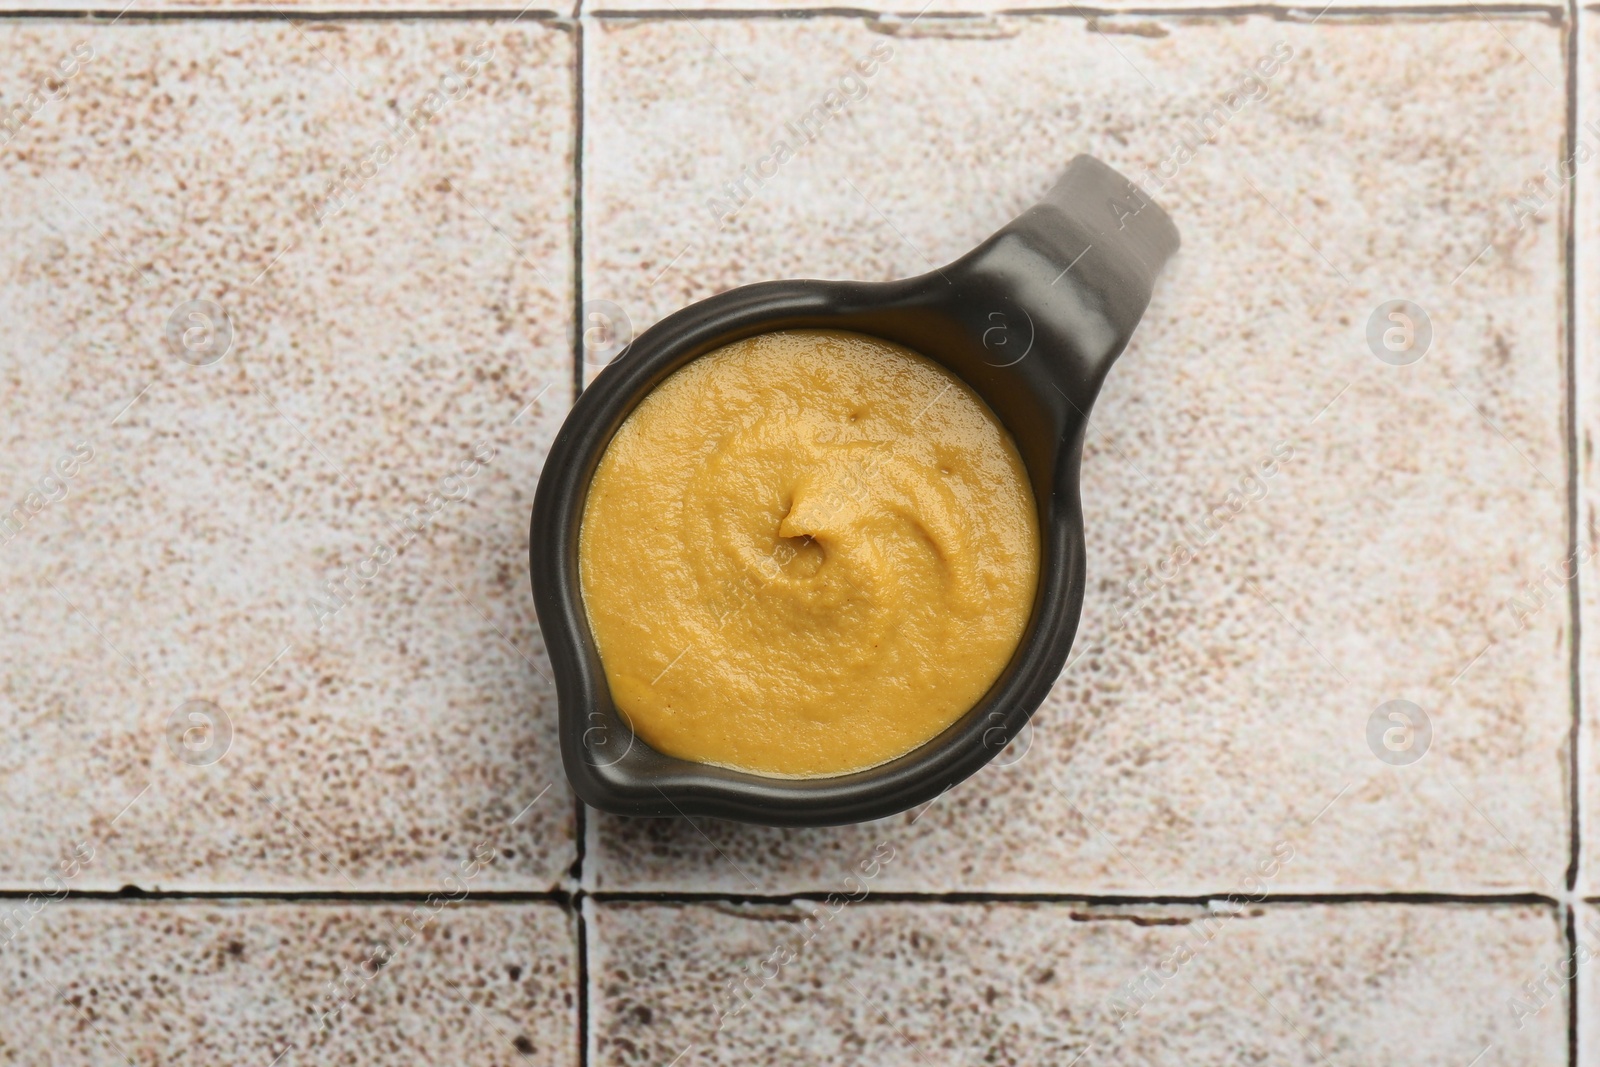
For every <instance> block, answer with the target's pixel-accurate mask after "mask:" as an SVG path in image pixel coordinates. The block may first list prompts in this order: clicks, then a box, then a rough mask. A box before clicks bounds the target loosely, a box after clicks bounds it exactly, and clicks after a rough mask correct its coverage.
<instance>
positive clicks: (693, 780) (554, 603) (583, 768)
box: [529, 156, 1178, 826]
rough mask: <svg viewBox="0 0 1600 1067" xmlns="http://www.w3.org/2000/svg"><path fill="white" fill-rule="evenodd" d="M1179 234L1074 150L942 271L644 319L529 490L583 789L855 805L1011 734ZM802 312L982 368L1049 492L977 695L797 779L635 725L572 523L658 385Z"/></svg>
mask: <svg viewBox="0 0 1600 1067" xmlns="http://www.w3.org/2000/svg"><path fill="white" fill-rule="evenodd" d="M1177 248H1178V231H1177V229H1176V228H1175V227H1174V226H1173V224H1172V222H1171V220H1170V219H1168V218H1167V216H1166V214H1165V213H1163V212H1162V210H1161V209H1160V208H1159V207H1157V206H1156V205H1155V204H1154V203H1152V202H1150V201H1149V200H1148V199H1146V198H1145V197H1144V196H1143V195H1142V194H1141V193H1140V192H1139V191H1138V190H1137V188H1136V187H1135V186H1133V185H1132V183H1130V182H1129V181H1128V180H1127V179H1125V178H1123V177H1122V176H1121V175H1120V174H1118V173H1117V172H1116V171H1114V170H1112V169H1111V168H1110V167H1107V166H1106V165H1105V164H1103V163H1101V162H1099V161H1098V160H1096V159H1093V158H1091V157H1089V156H1078V157H1077V158H1076V159H1074V160H1073V161H1072V163H1071V164H1070V165H1069V166H1068V167H1067V169H1066V172H1065V173H1064V174H1063V175H1062V177H1061V179H1060V180H1059V181H1058V182H1057V183H1056V184H1055V186H1054V187H1053V188H1052V189H1051V190H1050V192H1049V193H1048V194H1046V196H1045V197H1044V199H1043V200H1041V201H1040V202H1039V203H1038V204H1036V205H1035V206H1034V207H1032V208H1030V209H1029V210H1027V211H1026V212H1024V213H1023V214H1022V215H1020V216H1019V217H1018V218H1016V219H1015V220H1013V221H1012V222H1011V223H1009V224H1007V225H1006V226H1005V227H1003V228H1002V229H1001V230H1000V231H999V232H998V233H996V234H994V235H993V236H992V237H990V238H989V239H988V240H986V241H984V242H983V243H982V244H980V245H979V246H978V247H977V248H975V249H973V250H972V251H971V252H969V253H967V254H966V255H964V256H962V257H961V258H960V259H958V260H956V261H955V262H954V263H951V264H950V265H948V266H946V267H944V268H942V269H939V270H936V271H934V272H933V273H931V274H925V275H922V276H921V277H917V278H909V279H906V280H904V281H896V282H879V283H869V282H833V281H783V282H763V283H760V284H756V285H748V286H744V287H743V288H739V289H734V290H732V291H730V292H726V293H722V294H720V295H718V296H714V297H711V298H710V299H708V300H702V301H701V302H699V303H698V304H694V305H692V306H690V307H687V308H684V309H683V310H682V311H679V312H677V313H675V314H673V315H670V316H668V317H667V318H665V319H663V320H662V321H661V322H659V323H657V324H656V325H654V326H652V327H651V328H650V329H648V330H646V331H645V332H644V333H643V334H641V335H640V336H639V337H638V338H636V339H635V340H634V341H633V343H632V344H631V345H629V346H628V347H627V349H625V350H624V351H623V352H622V353H621V354H620V355H619V356H617V358H616V359H614V360H613V361H612V362H611V363H610V365H608V366H607V367H606V368H605V370H603V371H602V372H601V373H600V374H599V376H598V377H597V378H596V379H595V381H594V383H593V384H592V385H590V386H589V387H588V388H587V389H585V390H584V391H583V394H582V396H580V397H579V398H578V402H577V403H576V404H575V405H574V406H573V408H572V411H571V412H570V413H569V414H568V416H567V419H566V423H565V424H564V425H563V426H562V428H561V432H560V434H559V435H558V436H557V437H556V440H555V444H554V445H553V446H552V447H551V449H550V456H549V459H548V460H547V462H546V463H545V467H544V473H543V475H542V477H541V479H540V482H539V488H538V491H537V493H536V495H535V497H534V504H533V520H532V529H531V534H530V539H529V544H530V550H529V555H530V566H531V569H532V579H533V598H534V605H535V607H536V609H537V611H538V614H539V624H540V626H541V627H542V629H543V631H544V640H545V644H546V646H547V647H548V649H549V652H550V661H551V664H552V666H553V667H554V669H555V676H556V690H557V695H558V698H559V701H560V707H561V711H560V718H561V725H560V732H561V754H562V758H563V761H564V763H565V765H566V771H567V777H568V778H569V779H571V781H572V786H573V788H574V789H575V790H576V791H577V793H578V795H579V796H580V797H582V798H583V800H584V801H586V802H587V803H589V804H591V805H593V806H594V807H597V808H600V809H602V810H604V811H609V812H614V813H617V814H622V815H645V816H668V815H708V816H712V817H716V818H724V819H739V820H743V821H746V822H756V823H768V824H774V825H796V826H803V825H818V826H821V825H829V824H833V823H846V822H860V821H865V820H869V819H877V818H882V817H884V816H887V815H892V814H894V813H895V812H899V811H904V810H905V809H907V808H910V807H912V806H914V805H916V804H919V803H922V802H924V801H927V800H930V799H932V798H933V797H936V796H937V795H939V793H941V792H942V791H944V790H945V789H947V788H949V787H950V786H952V785H954V784H955V783H957V782H959V781H961V780H962V779H964V778H966V777H967V776H968V775H970V774H972V773H973V772H974V771H976V770H978V769H979V768H980V767H982V766H983V764H984V763H985V762H986V761H988V760H989V759H990V758H991V757H993V756H994V755H995V754H996V753H998V752H999V751H1000V750H1001V749H1003V748H1004V747H1005V746H1006V744H1007V743H1009V742H1010V740H1011V739H1012V738H1013V737H1014V736H1015V735H1016V734H1017V732H1018V731H1019V730H1021V729H1022V728H1023V726H1024V725H1025V724H1026V723H1027V721H1028V718H1029V716H1030V715H1032V714H1033V712H1034V710H1035V709H1036V708H1037V707H1038V706H1039V704H1040V703H1041V702H1042V701H1043V700H1044V698H1045V695H1046V693H1048V692H1049V690H1050V687H1051V685H1052V684H1053V683H1054V682H1055V680H1056V677H1057V676H1058V675H1059V673H1060V672H1061V668H1062V665H1063V664H1064V663H1065V662H1066V659H1067V654H1068V652H1069V651H1070V650H1071V648H1072V640H1073V636H1074V634H1075V633H1076V632H1077V628H1078V615H1079V612H1080V611H1081V610H1082V606H1083V589H1084V542H1083V518H1082V513H1081V511H1080V508H1079V501H1078V465H1079V458H1080V455H1081V452H1082V447H1083V434H1084V429H1085V426H1086V425H1087V422H1088V414H1089V409H1090V407H1091V406H1092V405H1093V404H1094V400H1095V396H1096V395H1097V394H1098V393H1099V391H1100V384H1101V382H1102V381H1103V380H1104V378H1105V376H1106V372H1107V370H1109V369H1110V366H1111V363H1112V361H1113V360H1115V359H1116V357H1117V356H1118V355H1119V354H1120V353H1121V352H1122V350H1123V347H1124V346H1125V345H1126V344H1127V343H1128V338H1129V337H1130V336H1131V335H1132V334H1133V330H1134V327H1135V326H1136V325H1137V324H1138V322H1139V317H1140V316H1141V315H1142V314H1143V313H1144V310H1145V307H1146V305H1147V304H1148V303H1149V301H1150V293H1151V286H1152V285H1153V283H1154V281H1155V278H1156V275H1157V273H1158V272H1159V271H1160V269H1161V267H1162V265H1163V264H1164V263H1165V262H1166V260H1167V259H1168V257H1170V256H1171V255H1172V254H1173V253H1174V252H1175V251H1177ZM802 328H812V329H817V328H821V329H835V330H851V331H855V332H857V333H863V334H869V335H872V336H875V337H881V338H883V339H885V340H889V341H893V342H896V343H898V344H901V345H904V346H905V347H907V348H910V349H912V350H913V351H916V352H920V353H921V354H923V355H924V356H927V357H928V358H929V359H932V360H934V361H936V362H938V363H941V364H943V365H944V366H945V367H947V368H949V369H950V370H951V371H952V372H954V373H955V374H956V375H957V376H958V377H960V378H961V379H962V380H963V381H965V382H966V383H967V384H968V385H970V386H971V387H972V389H973V390H974V391H975V392H976V393H977V394H978V395H979V396H981V397H982V398H983V399H984V401H985V402H986V403H988V405H989V407H990V408H991V409H992V410H993V411H994V413H995V414H996V415H997V416H998V417H999V419H1000V421H1001V422H1002V423H1004V424H1005V426H1006V428H1007V429H1008V430H1010V432H1011V434H1012V436H1013V438H1014V439H1015V440H1016V444H1017V449H1018V451H1019V452H1020V453H1021V455H1022V460H1023V463H1024V464H1025V465H1026V467H1027V470H1028V476H1029V479H1030V481H1031V482H1032V486H1033V493H1034V498H1035V499H1036V500H1037V502H1038V506H1039V528H1040V536H1041V545H1040V549H1041V559H1040V571H1039V585H1038V592H1037V594H1036V597H1035V600H1034V604H1033V613H1032V616H1031V618H1030V619H1029V622H1028V625H1027V629H1026V631H1025V632H1024V634H1023V638H1022V641H1021V644H1020V645H1019V646H1018V648H1017V651H1016V653H1015V654H1014V655H1013V656H1012V659H1011V662H1010V663H1009V664H1008V665H1007V667H1006V668H1005V670H1004V671H1003V672H1002V673H1001V675H1000V677H999V679H998V680H997V681H996V682H995V683H994V685H993V686H992V687H991V688H990V690H989V692H988V693H987V694H986V695H985V696H984V698H983V699H982V700H981V701H979V702H978V704H977V706H975V707H974V708H972V709H971V710H970V711H968V712H967V714H966V715H964V716H963V717H962V718H961V719H959V720H957V721H956V722H955V723H954V724H953V725H951V726H950V727H949V728H948V729H946V730H945V731H944V732H943V733H941V734H940V735H938V736H937V737H935V738H934V739H933V740H931V741H929V742H927V743H926V744H924V745H922V746H921V747H920V748H917V749H915V750H914V751H912V752H910V753H907V754H906V755H904V756H901V757H900V758H898V759H895V760H893V761H891V762H889V763H885V764H881V765H879V766H877V767H873V768H871V769H869V770H865V771H859V772H856V773H853V774H846V775H841V776H839V777H833V778H816V779H802V780H796V779H785V778H769V777H764V776H761V775H756V774H748V773H744V772H741V771H735V770H729V769H725V768H721V767H713V766H708V765H705V764H699V763H690V762H687V761H684V760H681V759H675V758H671V757H668V756H664V755H662V754H661V753H659V752H655V751H653V750H652V749H651V748H649V746H647V745H646V744H645V743H644V742H643V741H642V740H639V739H638V738H637V737H635V736H634V735H633V732H632V731H631V730H630V729H629V727H628V724H627V722H626V720H624V719H623V717H622V716H621V715H620V714H619V713H618V711H617V709H616V707H615V706H614V705H613V704H612V701H611V694H610V692H609V690H608V688H607V685H606V678H605V672H604V670H603V669H602V667H601V663H600V657H599V655H598V653H597V652H596V649H595V643H594V638H593V636H592V635H591V633H590V631H589V624H588V620H587V617H586V616H585V614H584V607H583V600H582V594H581V591H580V586H579V581H578V531H579V525H580V523H581V521H582V518H583V509H584V501H585V497H586V495H587V492H588V487H589V483H590V479H591V478H592V476H593V475H594V471H595V468H596V466H597V465H598V464H599V462H600V457H601V455H602V454H603V453H604V452H605V449H606V446H607V445H608V444H609V443H610V441H611V438H612V435H613V434H614V433H615V432H616V431H617V428H618V427H619V426H620V425H621V424H622V422H623V420H624V419H626V418H627V417H628V415H629V413H630V412H631V411H632V410H633V409H634V407H635V405H637V404H638V403H639V402H640V401H641V400H642V399H643V398H644V396H645V394H647V393H649V392H650V390H652V389H654V388H655V387H656V386H657V385H658V384H660V383H661V381H662V380H663V379H665V378H666V377H667V376H668V375H670V374H671V373H672V372H673V371H675V370H677V369H678V368H680V367H682V366H683V365H684V364H686V363H688V362H689V361H690V360H692V359H695V358H696V357H698V356H701V355H704V354H705V353H707V352H710V351H712V350H713V349H715V348H719V347H721V346H722V345H725V344H728V343H730V342H733V341H737V340H740V339H741V338H745V337H749V336H751V335H753V334H758V333H766V332H768V331H771V330H787V329H802ZM639 610H640V611H644V612H648V611H649V610H650V605H648V604H641V605H639Z"/></svg>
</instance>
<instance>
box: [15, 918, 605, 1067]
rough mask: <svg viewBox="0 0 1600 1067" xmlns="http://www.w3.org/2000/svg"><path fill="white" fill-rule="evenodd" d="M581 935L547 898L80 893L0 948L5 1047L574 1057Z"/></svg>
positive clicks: (70, 1058)
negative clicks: (448, 900) (135, 898)
mask: <svg viewBox="0 0 1600 1067" xmlns="http://www.w3.org/2000/svg"><path fill="white" fill-rule="evenodd" d="M446 892H447V891H446ZM7 903H8V904H10V903H14V901H8V902H7ZM576 943H577V942H576V936H575V932H574V927H573V922H572V919H571V917H570V916H569V915H568V914H566V913H564V912H563V911H562V910H561V909H559V908H557V907H555V906H553V905H544V904H534V905H528V904H522V905H512V906H496V907H481V906H473V905H466V906H452V907H447V908H445V909H444V910H438V908H437V906H436V905H430V904H428V903H427V902H426V900H423V901H419V902H418V903H417V904H409V903H408V904H404V905H400V904H395V905H389V904H385V905H371V906H363V905H345V904H316V903H301V904H264V903H218V902H214V901H207V902H202V901H185V902H163V903H111V902H103V901H102V902H95V903H77V902H71V901H69V902H65V903H60V904H54V905H51V906H49V907H48V908H46V909H45V910H44V911H43V912H41V913H39V914H38V915H37V916H36V917H34V919H33V921H32V922H30V923H29V924H27V925H26V926H25V927H23V928H22V930H21V932H20V933H19V934H18V935H17V936H16V937H15V938H13V939H12V940H11V941H10V942H9V943H8V944H6V946H5V950H4V951H3V952H0V989H3V990H4V999H5V1003H6V1005H7V1007H8V1009H9V1010H8V1011H7V1012H6V1013H5V1017H4V1018H3V1019H0V1058H4V1059H5V1061H6V1062H8V1063H27V1064H38V1065H45V1064H52V1065H53V1064H102V1063H104V1064H111V1063H133V1064H155V1063H231V1064H262V1065H265V1064H268V1063H276V1064H278V1065H279V1067H298V1065H303V1064H311V1063H316V1064H396V1065H398V1064H416V1063H462V1064H466V1063H471V1064H483V1065H486V1067H487V1065H490V1064H512V1063H523V1062H529V1061H532V1062H537V1063H541V1064H576V1063H577V1062H578V1042H577V1022H578V1018H577V1016H578V1011H577V1000H576V997H575V996H574V993H575V988H576V981H577V973H578V968H577V956H576ZM274 1057H278V1058H277V1059H274Z"/></svg>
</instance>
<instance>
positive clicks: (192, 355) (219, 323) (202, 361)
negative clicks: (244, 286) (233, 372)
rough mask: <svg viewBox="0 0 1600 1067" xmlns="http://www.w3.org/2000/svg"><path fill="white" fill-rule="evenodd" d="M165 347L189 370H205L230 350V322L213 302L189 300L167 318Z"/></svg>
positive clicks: (231, 331)
mask: <svg viewBox="0 0 1600 1067" xmlns="http://www.w3.org/2000/svg"><path fill="white" fill-rule="evenodd" d="M166 333H167V347H168V348H170V349H172V354H173V355H175V356H177V357H178V358H179V359H181V360H183V361H184V362H185V363H187V364H189V365H190V366H192V367H209V366H210V365H211V364H213V363H215V362H216V361H217V360H219V359H221V358H222V357H223V356H225V355H227V354H228V350H229V349H231V348H232V347H233V320H232V319H230V318H229V317H228V313H227V312H226V311H224V310H223V309H222V305H221V304H219V303H217V302H216V301H215V300H190V301H188V302H186V303H183V304H179V305H178V306H177V307H175V308H173V309H172V314H171V315H168V316H167V331H166Z"/></svg>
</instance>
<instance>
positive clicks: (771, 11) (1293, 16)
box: [584, 0, 1600, 24]
mask: <svg viewBox="0 0 1600 1067" xmlns="http://www.w3.org/2000/svg"><path fill="white" fill-rule="evenodd" d="M1315 6H1316V5H1315V4H1314V3H1313V4H1287V3H1279V4H1215V5H1197V6H1194V7H1161V6H1136V7H1086V6H1084V5H1081V4H1077V5H1067V6H1065V7H1008V8H994V9H988V10H981V9H980V10H972V11H939V12H933V11H929V12H925V13H922V12H912V11H891V10H885V9H874V8H864V7H794V8H682V7H665V8H662V7H640V8H612V9H607V10H602V11H594V12H590V13H588V14H586V15H585V16H584V17H585V18H595V19H663V20H665V19H785V20H792V19H808V18H866V19H874V20H877V19H904V18H916V19H925V20H927V21H929V22H937V21H938V20H940V19H945V20H951V21H955V20H971V19H988V18H1031V17H1035V16H1042V17H1054V18H1071V19H1078V20H1086V19H1091V18H1170V19H1173V20H1184V21H1187V20H1189V19H1191V18H1196V19H1198V18H1238V17H1241V16H1249V15H1266V16H1270V17H1272V18H1275V19H1278V20H1279V21H1284V22H1299V21H1301V20H1302V18H1304V17H1305V16H1307V15H1308V14H1309V13H1310V9H1311V8H1312V7H1315ZM1597 6H1600V5H1597ZM1567 12H1568V9H1567V8H1566V7H1565V6H1563V5H1561V4H1558V3H1550V2H1548V0H1525V2H1518V0H1508V2H1502V3H1498V4H1471V3H1467V4H1457V3H1439V4H1429V3H1425V2H1423V0H1397V2H1395V3H1391V4H1384V3H1376V4H1374V3H1350V4H1345V5H1343V6H1330V7H1328V8H1326V9H1325V10H1324V14H1323V15H1320V16H1318V18H1322V17H1325V16H1332V17H1333V19H1335V20H1337V19H1338V18H1339V17H1340V16H1346V17H1352V16H1353V17H1367V16H1375V15H1376V16H1382V15H1416V16H1424V17H1426V16H1445V17H1451V16H1459V17H1463V18H1472V19H1475V20H1481V19H1482V18H1483V16H1484V15H1510V16H1525V15H1530V14H1531V15H1544V16H1546V17H1547V18H1549V19H1550V20H1551V21H1555V22H1558V21H1560V20H1562V19H1564V18H1565V17H1566V16H1567ZM1308 24H1309V23H1308Z"/></svg>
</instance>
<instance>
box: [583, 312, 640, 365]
mask: <svg viewBox="0 0 1600 1067" xmlns="http://www.w3.org/2000/svg"><path fill="white" fill-rule="evenodd" d="M578 331H579V333H578V337H579V339H580V340H581V341H582V342H583V362H584V363H585V364H587V365H589V366H591V367H604V366H605V365H606V364H607V363H610V362H611V361H612V360H613V359H614V358H616V356H617V355H618V354H619V353H620V352H621V351H622V350H623V349H624V348H627V347H628V345H629V344H631V343H632V342H633V320H632V319H630V318H629V317H628V313H627V312H626V311H623V310H622V308H621V307H620V306H619V305H617V304H614V303H612V302H611V301H610V300H585V301H584V302H583V307H582V308H581V309H580V310H579V312H578Z"/></svg>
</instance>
